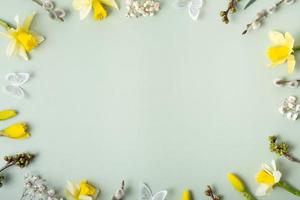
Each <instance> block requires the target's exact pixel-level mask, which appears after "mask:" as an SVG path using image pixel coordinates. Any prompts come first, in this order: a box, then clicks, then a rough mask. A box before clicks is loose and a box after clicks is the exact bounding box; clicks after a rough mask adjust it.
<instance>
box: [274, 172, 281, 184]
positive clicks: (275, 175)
mask: <svg viewBox="0 0 300 200" xmlns="http://www.w3.org/2000/svg"><path fill="white" fill-rule="evenodd" d="M273 176H274V178H275V182H276V183H278V182H279V181H280V179H281V177H282V173H281V172H280V171H275V172H273Z"/></svg>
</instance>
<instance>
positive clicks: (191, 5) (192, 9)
mask: <svg viewBox="0 0 300 200" xmlns="http://www.w3.org/2000/svg"><path fill="white" fill-rule="evenodd" d="M175 7H176V8H187V9H188V12H189V15H190V17H191V18H192V19H193V20H197V19H198V17H199V15H200V12H201V8H202V7H203V0H176V2H175Z"/></svg>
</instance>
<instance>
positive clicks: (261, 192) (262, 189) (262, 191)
mask: <svg viewBox="0 0 300 200" xmlns="http://www.w3.org/2000/svg"><path fill="white" fill-rule="evenodd" d="M271 190H272V187H271V186H269V185H267V184H260V185H259V186H258V188H257V190H256V192H255V195H256V196H265V195H267V194H268V193H269V192H270V191H271Z"/></svg>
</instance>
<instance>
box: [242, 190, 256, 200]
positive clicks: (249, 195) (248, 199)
mask: <svg viewBox="0 0 300 200" xmlns="http://www.w3.org/2000/svg"><path fill="white" fill-rule="evenodd" d="M242 194H243V196H244V197H245V198H246V199H247V200H256V199H255V198H254V197H253V196H252V194H250V192H248V191H245V192H243V193H242Z"/></svg>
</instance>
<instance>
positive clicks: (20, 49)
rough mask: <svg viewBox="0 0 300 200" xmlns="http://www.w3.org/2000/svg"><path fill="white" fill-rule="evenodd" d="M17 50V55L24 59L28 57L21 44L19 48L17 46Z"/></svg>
mask: <svg viewBox="0 0 300 200" xmlns="http://www.w3.org/2000/svg"><path fill="white" fill-rule="evenodd" d="M18 50H19V52H18V53H19V55H20V56H21V57H22V58H23V59H24V60H26V61H28V60H29V58H28V55H27V52H26V50H25V48H24V47H22V46H20V48H19V49H18Z"/></svg>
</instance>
